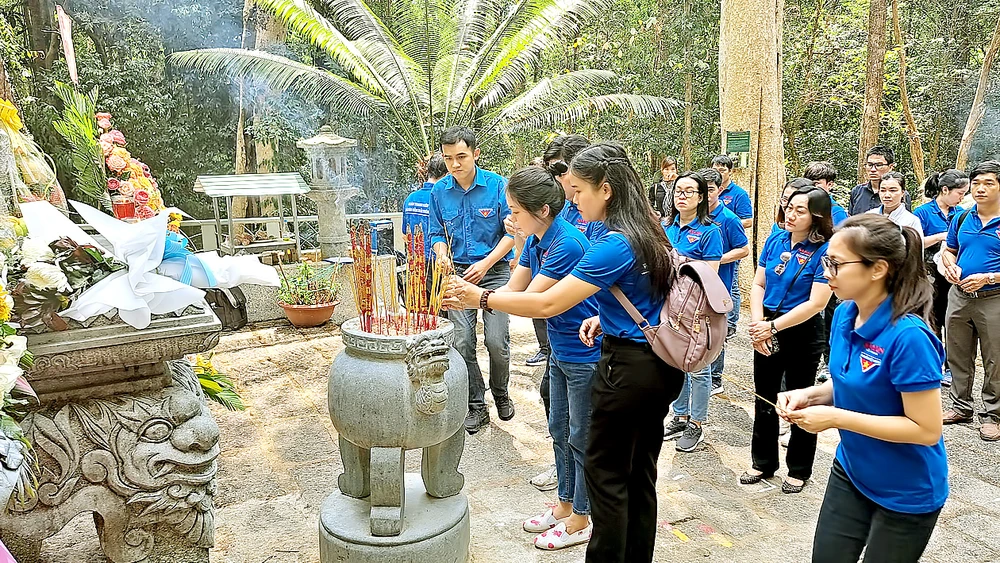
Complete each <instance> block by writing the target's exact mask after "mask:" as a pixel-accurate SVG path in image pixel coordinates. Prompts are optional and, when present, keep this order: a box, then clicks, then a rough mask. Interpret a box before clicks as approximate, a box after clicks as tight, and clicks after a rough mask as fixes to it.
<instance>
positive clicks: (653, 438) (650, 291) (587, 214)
mask: <svg viewBox="0 0 1000 563" xmlns="http://www.w3.org/2000/svg"><path fill="white" fill-rule="evenodd" d="M569 182H570V185H572V186H573V189H574V191H575V193H576V195H575V197H574V201H576V204H577V205H578V206H579V208H580V213H581V214H582V215H583V218H584V219H586V220H587V221H603V222H604V224H605V225H606V226H607V228H608V231H607V232H605V233H603V234H602V235H600V236H598V237H597V239H596V240H593V241H591V246H590V249H588V250H587V252H586V253H585V254H584V255H583V258H581V259H580V262H579V263H578V264H577V265H576V267H575V268H574V269H573V271H572V273H571V274H570V275H569V276H566V277H564V278H563V279H561V280H559V281H558V282H557V283H556V284H555V285H553V286H552V287H550V288H549V289H547V290H545V291H543V292H541V293H512V292H492V291H489V290H483V289H480V288H478V287H475V286H472V285H470V284H468V283H466V282H464V281H463V280H461V279H457V278H455V277H453V278H452V279H451V281H450V283H449V288H448V295H447V298H446V305H447V306H449V307H456V306H457V307H467V306H480V307H483V308H491V309H495V310H498V311H504V312H507V313H510V314H513V315H519V316H524V317H539V316H540V317H546V318H548V317H553V316H555V315H559V314H561V313H564V312H565V311H568V310H569V309H570V308H572V307H574V306H575V305H577V304H579V303H581V302H583V301H584V300H585V299H588V298H590V297H591V296H596V298H597V303H598V309H599V313H598V316H597V317H592V318H590V319H587V320H586V321H585V322H584V323H583V325H582V326H581V327H580V339H581V340H582V341H583V342H584V343H585V344H587V345H595V344H596V337H597V336H598V335H600V334H603V335H604V342H603V343H602V344H601V359H600V361H599V362H598V363H597V374H596V375H595V376H594V382H593V388H592V389H591V397H590V398H591V408H592V411H591V417H590V434H589V441H588V442H587V455H586V459H585V461H584V472H585V475H586V479H587V493H588V495H589V498H590V510H591V519H592V520H593V523H594V531H593V534H592V536H591V539H590V543H589V544H588V546H587V561H588V562H589V563H624V562H625V561H628V562H629V563H633V562H637V563H644V562H650V561H652V560H653V546H654V542H655V539H656V522H657V520H656V508H657V503H656V460H657V458H658V456H659V453H660V449H661V448H662V446H663V419H664V418H665V417H666V415H667V411H668V407H669V405H670V403H671V402H673V401H674V399H676V398H677V395H678V393H679V392H680V389H681V386H682V385H683V381H684V377H683V375H684V374H683V373H682V372H681V371H680V370H678V369H677V368H674V367H671V366H669V365H667V364H666V363H665V362H664V361H663V360H661V359H660V358H659V357H658V356H657V355H656V354H655V353H654V352H653V349H652V347H651V346H650V345H649V342H647V341H646V338H645V336H644V335H643V333H642V330H641V329H640V328H639V326H638V325H636V323H635V321H633V320H632V317H631V316H629V314H628V311H626V310H625V308H624V307H622V305H621V303H619V302H618V300H617V299H616V298H615V296H614V295H613V294H612V293H611V291H610V288H611V287H612V286H617V287H618V288H619V289H621V291H622V293H623V294H624V295H625V297H626V298H628V300H629V301H631V302H632V304H633V306H635V308H636V309H637V310H638V311H639V313H640V314H641V315H643V316H644V317H645V318H658V317H659V314H660V310H661V309H662V308H663V304H664V303H665V302H666V296H667V292H668V290H669V285H670V278H671V274H672V272H673V264H672V263H671V258H670V254H669V253H667V252H664V251H663V249H664V248H666V247H669V246H670V242H669V241H668V240H667V237H666V235H665V234H664V232H663V228H662V227H660V224H659V222H658V221H657V220H656V219H654V218H653V214H652V209H651V208H650V206H649V202H648V201H647V200H646V194H645V191H644V190H643V187H642V180H641V179H640V178H639V174H638V173H636V171H635V168H633V167H632V163H631V162H630V161H629V158H628V155H627V153H626V152H625V149H623V148H622V147H621V146H620V145H617V144H614V143H599V144H596V145H592V146H590V147H589V148H587V149H585V150H584V151H582V152H580V153H579V154H577V155H576V157H575V158H574V159H573V163H572V164H571V165H570V169H569Z"/></svg>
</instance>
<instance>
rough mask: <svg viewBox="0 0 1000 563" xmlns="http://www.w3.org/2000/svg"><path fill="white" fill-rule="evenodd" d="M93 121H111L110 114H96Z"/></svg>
mask: <svg viewBox="0 0 1000 563" xmlns="http://www.w3.org/2000/svg"><path fill="white" fill-rule="evenodd" d="M94 118H95V119H111V114H110V113H108V112H98V113H97V114H96V115H94Z"/></svg>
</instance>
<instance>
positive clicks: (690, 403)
mask: <svg viewBox="0 0 1000 563" xmlns="http://www.w3.org/2000/svg"><path fill="white" fill-rule="evenodd" d="M673 191H674V193H673V200H674V201H673V204H672V205H671V206H670V209H668V210H667V217H666V219H664V221H663V229H664V231H665V232H666V233H667V238H668V239H669V240H670V244H671V245H672V246H673V247H674V250H676V251H677V254H679V255H681V256H684V257H687V258H691V259H692V260H704V261H705V262H708V263H709V264H710V265H711V266H712V267H713V268H715V270H716V271H718V269H719V264H720V262H721V260H722V229H721V228H719V226H718V225H716V224H715V223H714V222H713V221H712V216H711V213H710V212H709V201H708V182H706V181H705V178H703V177H702V176H701V175H699V174H698V173H696V172H685V173H683V174H681V175H680V176H678V177H677V182H675V183H674V190H673ZM741 227H742V225H741ZM711 393H712V366H711V365H708V366H705V368H704V369H702V370H701V371H699V372H697V373H686V374H684V386H683V387H681V394H680V395H679V396H678V397H677V400H676V401H674V402H673V404H672V405H671V408H672V409H673V411H674V420H673V422H671V423H670V424H669V425H667V427H666V428H665V429H664V431H663V439H664V440H672V439H674V438H677V443H676V444H674V449H676V450H677V451H679V452H693V451H694V450H695V448H697V447H698V444H700V443H701V442H702V441H703V440H704V439H705V436H704V434H703V433H702V429H701V427H702V425H703V424H704V423H705V419H707V418H708V397H709V396H710V395H711Z"/></svg>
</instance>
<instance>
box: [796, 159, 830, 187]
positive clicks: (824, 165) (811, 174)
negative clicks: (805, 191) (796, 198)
mask: <svg viewBox="0 0 1000 563" xmlns="http://www.w3.org/2000/svg"><path fill="white" fill-rule="evenodd" d="M802 176H803V177H804V178H808V179H810V180H812V181H814V182H816V181H819V180H826V181H827V182H835V181H837V169H836V168H834V167H833V164H832V163H830V162H827V161H825V160H821V161H818V162H810V163H809V164H807V165H806V169H805V170H803V171H802Z"/></svg>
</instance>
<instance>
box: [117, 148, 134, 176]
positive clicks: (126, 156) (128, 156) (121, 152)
mask: <svg viewBox="0 0 1000 563" xmlns="http://www.w3.org/2000/svg"><path fill="white" fill-rule="evenodd" d="M111 154H112V156H117V157H118V158H120V159H122V160H124V161H125V166H123V167H122V168H125V167H127V166H128V165H129V162H130V159H131V158H132V155H131V154H129V152H128V151H127V150H125V149H124V148H122V147H115V148H114V150H112V151H111ZM140 175H141V174H140Z"/></svg>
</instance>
